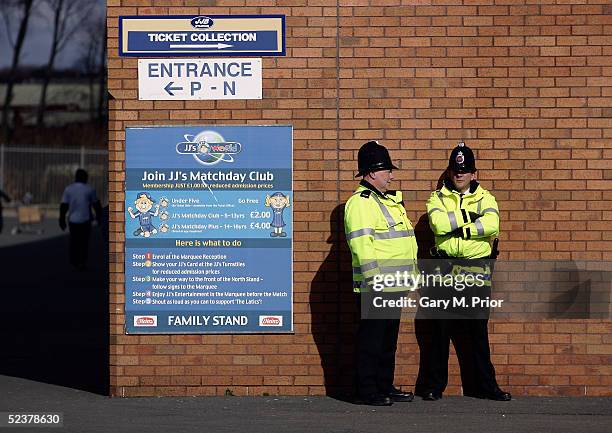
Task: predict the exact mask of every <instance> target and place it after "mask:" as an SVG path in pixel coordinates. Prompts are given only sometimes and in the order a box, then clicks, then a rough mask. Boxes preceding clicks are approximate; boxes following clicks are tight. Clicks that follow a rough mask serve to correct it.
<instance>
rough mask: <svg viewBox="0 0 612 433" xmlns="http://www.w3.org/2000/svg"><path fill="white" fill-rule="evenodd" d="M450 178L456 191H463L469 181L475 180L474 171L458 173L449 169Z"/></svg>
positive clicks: (468, 184) (467, 187)
mask: <svg viewBox="0 0 612 433" xmlns="http://www.w3.org/2000/svg"><path fill="white" fill-rule="evenodd" d="M450 179H451V181H452V182H453V185H454V186H455V189H456V190H457V191H460V192H465V191H466V190H467V189H469V187H470V182H471V181H472V180H476V173H458V172H456V171H454V170H450Z"/></svg>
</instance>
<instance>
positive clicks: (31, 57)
mask: <svg viewBox="0 0 612 433" xmlns="http://www.w3.org/2000/svg"><path fill="white" fill-rule="evenodd" d="M105 8H106V0H95V6H94V11H93V12H92V13H95V14H99V15H103V14H105V12H106V11H105ZM14 21H17V20H14ZM16 32H17V28H16V27H13V34H16ZM51 35H52V21H51V19H50V13H49V10H48V9H46V8H45V7H43V6H41V5H39V6H38V7H37V9H36V11H35V12H34V13H33V14H32V16H31V17H30V23H29V25H28V32H27V35H26V39H25V42H24V47H23V50H22V52H21V58H20V61H19V63H20V65H21V66H25V65H28V66H38V65H42V64H45V63H46V62H47V60H48V57H49V48H50V46H51ZM85 38H87V35H86V33H85V32H77V33H75V35H74V36H73V38H72V40H71V41H70V42H69V43H68V45H66V47H65V48H64V50H63V51H62V52H61V53H60V55H59V57H58V58H57V59H56V61H55V67H56V68H57V69H63V68H69V67H71V66H73V65H74V63H75V62H76V60H77V59H78V58H79V57H80V56H81V54H82V48H81V47H82V45H83V43H84V39H85ZM12 56H13V51H12V48H11V46H10V44H9V43H8V39H7V35H6V28H5V25H4V22H3V20H0V68H4V67H7V66H9V65H10V63H11V61H12V58H13V57H12Z"/></svg>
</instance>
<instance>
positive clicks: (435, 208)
mask: <svg viewBox="0 0 612 433" xmlns="http://www.w3.org/2000/svg"><path fill="white" fill-rule="evenodd" d="M469 212H474V213H476V214H477V215H478V217H477V218H475V219H474V221H472V218H471V217H470V214H469ZM427 215H428V217H429V226H430V227H431V229H432V230H433V232H434V235H435V238H436V247H437V248H438V249H441V250H444V251H445V252H446V254H448V255H449V256H450V257H464V258H468V259H475V258H484V257H489V256H490V254H491V245H490V243H489V240H490V238H492V237H494V236H496V235H497V234H498V233H499V208H498V207H497V201H495V197H493V194H491V193H490V192H489V191H487V190H486V189H484V188H482V187H481V186H480V185H479V184H478V182H475V181H472V184H471V186H470V190H469V191H468V192H467V193H465V194H459V192H458V191H455V190H452V189H450V188H449V187H448V186H447V185H446V183H445V185H444V186H443V187H442V188H441V189H439V190H436V191H434V192H432V193H431V196H430V197H429V200H427Z"/></svg>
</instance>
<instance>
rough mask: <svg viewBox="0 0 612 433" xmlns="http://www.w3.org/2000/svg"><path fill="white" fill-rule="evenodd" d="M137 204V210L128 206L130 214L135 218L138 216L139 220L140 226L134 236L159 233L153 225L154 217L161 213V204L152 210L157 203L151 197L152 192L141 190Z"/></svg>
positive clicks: (146, 236) (147, 235)
mask: <svg viewBox="0 0 612 433" xmlns="http://www.w3.org/2000/svg"><path fill="white" fill-rule="evenodd" d="M134 204H135V205H136V212H134V210H133V209H132V208H131V207H128V209H127V210H128V213H129V214H130V216H131V217H132V218H133V219H135V218H138V222H139V224H140V227H138V228H137V229H136V231H134V236H144V237H145V238H148V237H149V236H151V235H154V234H155V233H157V229H156V228H155V226H154V225H153V217H156V216H157V215H159V204H158V205H157V207H156V208H155V211H154V212H151V209H153V205H154V204H155V200H154V199H153V197H151V194H149V193H148V192H141V193H139V194H138V196H137V197H136V200H135V201H134Z"/></svg>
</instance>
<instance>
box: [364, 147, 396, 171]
mask: <svg viewBox="0 0 612 433" xmlns="http://www.w3.org/2000/svg"><path fill="white" fill-rule="evenodd" d="M357 167H358V169H359V173H357V175H356V176H355V177H359V176H365V175H366V174H368V173H372V172H375V171H380V170H393V169H397V167H396V166H395V165H393V163H392V162H391V156H389V151H388V150H387V148H386V147H385V146H382V145H380V144H378V141H368V142H367V143H366V144H364V145H363V146H361V148H360V149H359V153H358V154H357Z"/></svg>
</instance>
